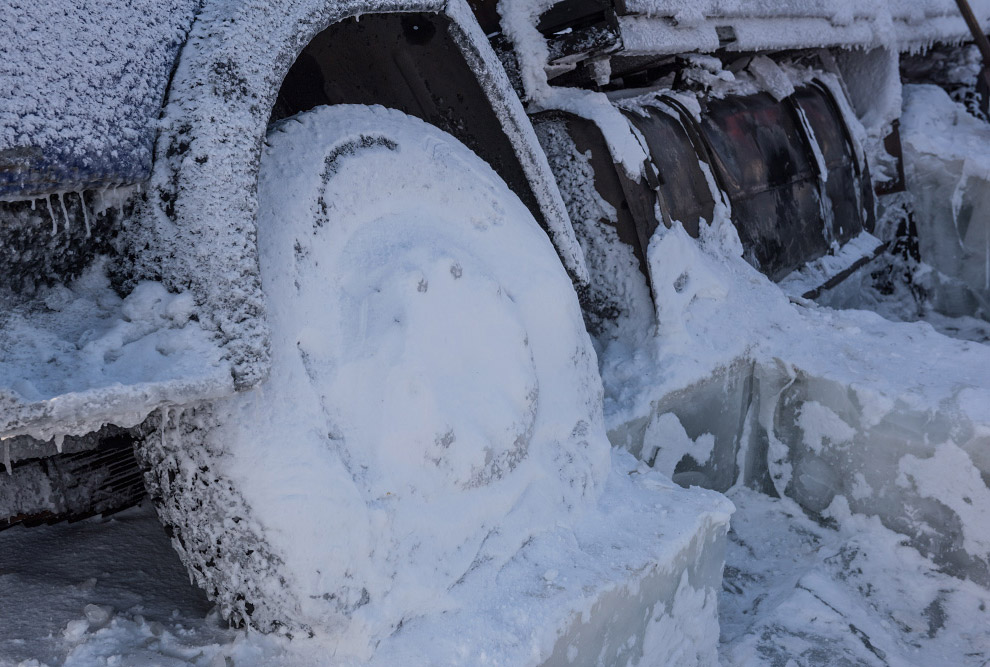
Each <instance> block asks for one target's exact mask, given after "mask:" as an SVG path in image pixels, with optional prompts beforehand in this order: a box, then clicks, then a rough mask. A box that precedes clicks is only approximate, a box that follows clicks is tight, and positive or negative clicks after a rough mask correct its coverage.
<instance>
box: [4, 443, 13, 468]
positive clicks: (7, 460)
mask: <svg viewBox="0 0 990 667" xmlns="http://www.w3.org/2000/svg"><path fill="white" fill-rule="evenodd" d="M3 467H4V468H6V469H7V474H8V475H13V474H14V467H13V466H12V465H10V440H4V441H3Z"/></svg>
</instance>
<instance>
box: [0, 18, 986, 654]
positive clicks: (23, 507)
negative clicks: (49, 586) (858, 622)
mask: <svg viewBox="0 0 990 667" xmlns="http://www.w3.org/2000/svg"><path fill="white" fill-rule="evenodd" d="M974 7H975V14H976V19H977V22H978V23H979V25H983V26H986V24H987V22H988V18H990V5H986V4H985V3H975V5H974ZM5 16H7V17H9V18H8V24H9V26H10V27H11V30H10V38H9V39H7V40H5V42H4V44H2V45H0V51H2V52H3V62H4V64H3V66H2V67H0V80H2V81H3V83H4V85H5V89H7V90H9V91H12V93H11V94H9V95H8V96H7V97H5V99H4V102H3V103H2V105H0V198H2V199H3V203H2V204H0V256H2V258H3V270H2V272H0V289H2V291H3V292H2V299H3V301H4V308H3V312H4V315H3V319H2V320H0V438H2V439H3V456H4V462H5V464H6V468H7V473H8V475H7V476H6V477H5V478H3V480H2V481H0V514H2V515H3V517H6V518H4V519H0V520H2V521H3V522H4V524H5V525H8V526H10V525H15V524H21V523H25V524H31V523H37V522H43V521H56V520H63V519H71V518H79V517H83V516H87V515H90V514H93V513H101V512H102V513H106V512H110V511H113V510H116V509H119V508H121V507H126V506H128V505H130V504H133V503H135V502H138V501H139V500H140V499H141V498H142V497H143V495H144V493H145V489H147V491H148V494H149V495H150V497H151V498H152V500H153V501H154V503H155V505H156V508H157V510H158V513H159V516H160V518H161V519H162V522H163V524H164V525H165V527H166V530H167V531H168V532H169V534H170V536H171V538H172V542H173V545H174V546H175V548H176V550H177V551H178V553H179V555H180V557H181V558H182V560H183V562H184V563H185V564H186V566H187V567H188V569H189V572H190V575H191V577H192V578H193V579H194V580H195V581H196V582H197V583H198V584H199V585H200V586H202V587H203V588H204V589H205V590H206V592H207V593H208V594H209V595H210V597H211V598H213V599H214V600H215V601H216V602H217V604H218V605H219V608H220V609H221V611H222V613H223V615H224V616H225V617H227V618H229V619H230V620H231V621H232V622H234V623H240V624H250V625H251V626H253V627H255V628H257V629H260V630H262V631H274V632H281V633H286V634H290V635H296V634H313V633H329V634H330V635H331V636H333V637H334V638H335V641H336V642H337V645H338V647H339V654H338V655H339V656H350V657H352V658H353V659H354V660H357V661H378V662H379V663H380V664H389V662H390V660H391V661H392V664H395V662H394V660H396V659H398V658H396V656H404V659H406V660H414V661H415V660H419V661H420V662H424V663H428V662H430V659H431V658H430V657H429V655H426V654H421V653H417V651H422V650H424V648H423V647H429V649H430V650H431V651H439V652H440V653H434V654H431V655H434V656H435V655H438V654H441V653H442V654H445V655H453V654H454V653H455V652H456V650H457V648H456V646H463V643H464V642H466V643H467V644H469V645H471V646H475V647H484V650H485V651H487V652H488V653H489V654H491V655H497V656H499V659H500V660H502V661H503V662H504V663H506V664H523V663H527V664H544V663H545V664H566V663H567V662H573V661H574V660H575V659H577V657H578V656H594V659H595V660H600V662H602V663H604V664H626V663H628V662H630V661H634V662H635V661H641V660H646V661H648V662H649V663H651V664H664V663H667V662H670V661H678V664H710V663H713V662H714V661H716V660H717V654H716V648H717V641H718V624H717V619H716V616H715V613H716V612H715V607H716V604H715V598H716V592H717V591H718V590H719V588H720V586H721V574H722V564H723V556H724V550H725V543H726V531H727V528H728V521H729V514H730V512H731V505H730V504H729V503H728V501H726V500H725V499H724V498H723V497H722V496H721V495H719V493H717V492H718V491H725V490H727V489H729V488H731V487H736V486H740V485H742V486H745V487H750V488H753V489H755V490H757V491H760V492H762V493H766V494H769V495H773V496H788V497H791V498H793V499H794V500H795V501H796V502H797V503H799V504H800V506H801V507H802V508H803V510H804V511H805V512H806V513H807V514H808V516H811V517H813V518H815V519H816V520H819V521H822V522H828V521H832V522H841V521H843V520H845V519H847V518H848V517H851V516H872V517H876V518H877V519H878V520H879V521H880V522H882V523H883V525H884V526H886V527H888V528H890V529H892V530H894V531H897V532H898V533H900V534H903V535H904V537H905V539H906V540H908V541H909V542H910V543H911V544H912V545H913V546H914V547H915V548H917V549H918V550H919V551H921V552H922V553H923V554H925V555H926V556H928V557H930V558H932V559H933V560H934V561H935V562H937V563H938V564H939V567H941V568H943V569H944V570H945V571H946V572H949V573H950V574H952V575H953V576H956V577H959V578H967V579H970V580H973V581H976V582H978V583H980V584H983V585H987V584H990V570H988V562H990V530H988V529H987V528H986V526H985V525H984V522H982V521H981V517H983V516H984V515H985V513H986V511H987V510H990V490H988V489H987V476H988V474H990V458H988V456H990V455H988V453H987V452H988V445H990V442H988V441H990V410H988V408H987V406H988V405H990V402H988V399H990V379H988V378H990V373H988V371H990V352H988V349H987V347H986V346H985V345H983V344H982V343H981V341H982V342H985V341H986V340H987V339H988V338H990V336H988V334H987V332H988V331H990V326H988V325H987V324H986V320H987V317H988V316H990V309H988V305H987V298H988V296H990V286H988V284H990V283H988V276H990V271H988V270H987V268H986V267H987V266H988V262H990V250H988V249H990V240H988V239H990V221H988V220H987V218H986V217H985V216H983V215H982V211H984V210H985V204H984V203H983V197H984V193H985V192H987V189H986V187H985V186H986V181H987V179H988V178H990V176H988V174H990V170H988V169H987V165H986V158H985V156H984V155H983V151H982V150H980V149H979V148H978V146H979V145H980V143H979V142H985V140H986V139H987V137H988V136H990V132H988V129H987V125H986V119H985V118H982V119H981V118H978V117H977V116H978V115H979V109H976V108H975V106H974V102H975V101H977V100H978V99H979V96H978V93H977V92H976V91H977V86H976V82H977V80H978V77H979V76H981V64H980V61H979V59H978V58H976V57H974V48H975V47H973V46H971V45H970V44H969V43H968V42H969V41H970V40H971V39H973V35H972V34H971V32H970V30H969V27H968V26H967V24H966V22H965V21H964V20H963V17H962V16H961V15H960V13H959V9H958V8H957V7H956V5H955V4H954V3H952V2H949V1H948V0H925V1H923V2H918V3H913V4H910V5H905V4H904V3H896V2H892V1H882V0H871V1H870V2H865V3H858V4H853V3H847V2H843V3H837V4H836V5H835V6H823V3H818V2H810V1H806V0H788V2H783V3H775V4H774V5H773V6H772V7H770V6H769V5H765V4H762V3H749V2H741V1H740V2H691V3H686V2H656V1H654V0H623V1H621V2H615V3H611V2H606V1H604V0H602V1H599V0H563V1H562V2H552V1H550V0H547V1H543V2H533V1H529V0H502V2H500V3H496V2H487V1H480V0H479V1H477V2H472V3H465V2H463V1H462V0H450V1H449V2H443V1H434V0H426V1H419V2H412V3H408V2H403V1H402V0H340V1H332V2H322V3H321V2H315V1H313V0H300V1H298V2H284V3H246V2H220V1H217V2H213V1H211V0H207V1H206V2H203V3H199V2H193V1H186V0H174V1H172V2H168V3H150V2H135V3H131V4H129V5H126V6H122V7H116V6H115V7H112V8H111V7H107V8H97V9H94V8H93V7H92V6H90V5H87V4H86V3H81V2H77V1H75V0H60V2H59V3H58V11H53V7H51V6H37V7H26V6H23V5H17V6H12V7H10V8H8V10H7V11H6V12H5ZM925 49H928V51H926V52H925V53H924V54H923V55H917V54H918V52H919V51H922V50H925ZM911 54H914V55H911ZM905 84H910V85H905ZM950 96H955V98H956V99H957V100H959V101H958V102H956V101H953V99H952V98H951V97H950ZM966 102H969V103H970V106H974V114H970V113H969V112H968V111H967V110H966V108H965V106H963V104H965V103H966ZM816 302H817V303H816ZM822 305H824V306H829V307H828V308H826V307H822ZM864 308H865V309H871V310H874V311H876V312H877V313H879V315H877V314H873V313H869V312H865V311H864V310H863V309H864ZM880 315H883V316H884V317H881V316H880ZM892 319H901V320H918V319H923V320H927V321H928V322H929V323H930V324H931V326H929V325H928V324H915V325H908V324H900V325H897V324H894V323H892V322H891V321H890V320H892ZM933 327H934V328H933ZM936 329H938V330H940V331H941V332H940V331H936ZM589 334H590V335H589ZM946 334H951V335H946ZM965 339H968V340H965ZM669 479H673V481H674V482H677V483H678V484H679V485H680V486H678V485H675V484H672V483H671V482H670V481H669ZM682 487H683V488H682ZM699 487H702V488H699ZM603 553H609V554H613V555H611V556H610V557H608V558H603V557H602V554H603ZM561 573H565V574H566V576H561ZM533 619H539V620H538V622H534V621H533ZM455 638H456V641H457V642H459V643H458V644H457V645H456V646H455V644H454V643H452V642H454V641H455ZM479 650H480V649H479ZM409 656H414V657H413V658H410V657H409ZM582 659H584V658H582ZM589 659H590V658H589ZM642 664H646V663H642Z"/></svg>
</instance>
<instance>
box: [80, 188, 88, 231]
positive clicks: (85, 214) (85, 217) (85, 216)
mask: <svg viewBox="0 0 990 667" xmlns="http://www.w3.org/2000/svg"><path fill="white" fill-rule="evenodd" d="M84 194H85V193H84V192H83V191H82V190H80V191H79V205H80V206H82V212H83V221H84V222H85V223H86V238H89V211H87V210H86V198H85V196H84Z"/></svg>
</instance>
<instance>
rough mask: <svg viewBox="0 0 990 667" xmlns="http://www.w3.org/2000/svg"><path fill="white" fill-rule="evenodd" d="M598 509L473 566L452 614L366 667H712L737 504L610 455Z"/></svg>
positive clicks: (416, 626)
mask: <svg viewBox="0 0 990 667" xmlns="http://www.w3.org/2000/svg"><path fill="white" fill-rule="evenodd" d="M612 463H613V468H612V472H611V475H610V478H609V480H608V483H607V485H606V489H605V492H604V495H603V497H602V499H601V501H600V502H599V504H598V506H597V507H596V508H595V509H594V510H592V511H589V512H588V513H587V514H586V515H585V516H584V517H583V518H582V520H581V521H580V522H579V523H578V524H577V525H576V526H573V527H572V526H568V527H564V526H560V527H559V528H558V529H557V530H555V531H551V532H550V533H548V534H543V535H540V536H538V537H535V538H533V539H532V540H530V541H529V542H527V543H526V544H525V545H524V546H523V548H522V549H521V550H520V551H519V552H518V554H517V555H516V556H515V557H514V558H513V559H512V560H511V561H509V562H508V563H507V564H506V565H505V566H504V567H502V568H501V569H499V570H497V571H495V570H494V569H493V568H491V567H489V566H487V565H486V564H485V563H479V564H478V566H477V568H475V569H474V570H472V571H471V572H470V573H468V575H467V576H466V577H465V578H464V579H463V580H462V581H461V582H459V583H458V584H457V585H455V586H454V587H453V588H452V589H451V591H450V594H451V595H452V596H454V597H455V598H456V599H457V600H458V602H459V605H458V607H459V608H458V609H457V610H456V611H452V612H448V613H444V614H439V615H436V616H432V617H420V618H411V619H409V620H407V621H406V622H404V623H403V624H402V626H401V628H400V629H399V630H398V631H396V632H395V633H394V634H393V635H392V636H391V637H389V638H388V639H386V640H385V641H383V642H382V643H381V644H380V645H379V647H378V649H377V651H376V653H375V658H374V659H373V661H372V663H371V664H372V665H383V666H384V665H397V664H402V665H408V666H416V665H432V664H437V661H438V657H441V656H442V660H441V662H442V663H443V664H446V665H479V664H492V665H518V666H520V667H521V666H525V665H547V666H550V665H602V666H608V665H638V666H640V667H647V666H650V665H658V666H659V665H681V666H685V667H687V666H690V665H716V664H718V655H717V648H718V636H719V628H718V618H717V598H718V594H719V591H720V590H721V585H722V584H721V580H722V566H723V562H724V558H725V549H726V531H727V529H728V522H729V515H730V513H731V512H732V509H733V507H732V503H731V502H730V501H729V500H728V499H726V498H725V497H724V496H722V495H721V494H717V493H714V492H711V491H705V490H703V489H699V488H692V489H683V488H681V487H679V486H677V485H675V484H673V483H672V482H670V480H669V479H668V478H666V477H665V476H663V475H660V474H659V473H657V472H656V471H654V470H650V469H649V468H647V467H645V466H643V465H641V464H638V463H637V462H636V461H635V459H633V457H631V456H630V455H629V454H627V453H625V452H621V451H619V450H616V451H615V452H614V453H613V457H612Z"/></svg>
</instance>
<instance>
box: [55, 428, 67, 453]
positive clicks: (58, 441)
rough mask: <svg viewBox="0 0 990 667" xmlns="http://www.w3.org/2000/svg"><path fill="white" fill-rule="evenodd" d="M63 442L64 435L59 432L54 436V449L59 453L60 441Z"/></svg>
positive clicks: (60, 448) (60, 449) (60, 451)
mask: <svg viewBox="0 0 990 667" xmlns="http://www.w3.org/2000/svg"><path fill="white" fill-rule="evenodd" d="M63 442H65V435H63V434H61V433H59V434H58V435H56V436H55V449H56V450H57V451H58V453H59V454H61V453H62V443H63Z"/></svg>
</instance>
